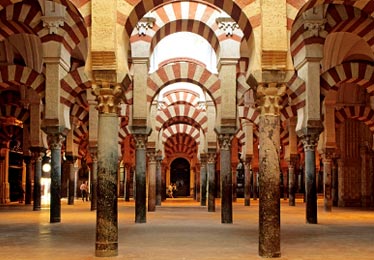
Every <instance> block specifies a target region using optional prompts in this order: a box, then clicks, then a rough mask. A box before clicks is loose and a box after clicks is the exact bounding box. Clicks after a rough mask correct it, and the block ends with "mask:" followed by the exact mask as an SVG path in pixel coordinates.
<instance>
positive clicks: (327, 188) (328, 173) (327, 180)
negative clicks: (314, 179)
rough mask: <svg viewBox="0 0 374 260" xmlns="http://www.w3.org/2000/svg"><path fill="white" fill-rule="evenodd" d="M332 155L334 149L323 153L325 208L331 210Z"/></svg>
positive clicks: (327, 210)
mask: <svg viewBox="0 0 374 260" xmlns="http://www.w3.org/2000/svg"><path fill="white" fill-rule="evenodd" d="M332 155H333V150H332V151H330V150H327V149H326V150H325V151H324V154H323V195H324V196H323V208H324V211H326V212H330V211H331V209H332Z"/></svg>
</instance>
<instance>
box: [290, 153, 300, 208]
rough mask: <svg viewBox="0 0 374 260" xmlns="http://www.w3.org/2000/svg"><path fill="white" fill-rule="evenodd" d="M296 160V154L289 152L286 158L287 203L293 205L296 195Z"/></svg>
mask: <svg viewBox="0 0 374 260" xmlns="http://www.w3.org/2000/svg"><path fill="white" fill-rule="evenodd" d="M297 160H298V155H296V154H291V155H290V158H289V160H288V205H289V206H295V204H296V203H295V195H296V174H295V168H296V163H297Z"/></svg>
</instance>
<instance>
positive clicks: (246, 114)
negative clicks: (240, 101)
mask: <svg viewBox="0 0 374 260" xmlns="http://www.w3.org/2000/svg"><path fill="white" fill-rule="evenodd" d="M259 115H260V113H259V112H258V110H257V109H256V108H254V107H247V106H240V107H238V117H239V118H241V119H247V120H249V121H251V122H253V123H254V124H255V125H258V123H259V120H260V118H259Z"/></svg>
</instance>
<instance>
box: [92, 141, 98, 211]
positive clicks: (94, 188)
mask: <svg viewBox="0 0 374 260" xmlns="http://www.w3.org/2000/svg"><path fill="white" fill-rule="evenodd" d="M90 152H91V158H92V169H91V171H90V174H91V176H90V178H91V210H96V209H97V148H96V147H95V148H90Z"/></svg>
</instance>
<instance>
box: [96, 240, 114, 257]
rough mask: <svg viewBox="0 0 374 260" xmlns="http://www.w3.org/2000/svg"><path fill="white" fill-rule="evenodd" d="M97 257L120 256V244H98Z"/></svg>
mask: <svg viewBox="0 0 374 260" xmlns="http://www.w3.org/2000/svg"><path fill="white" fill-rule="evenodd" d="M95 256H97V257H111V256H118V242H113V243H99V242H96V249H95Z"/></svg>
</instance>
